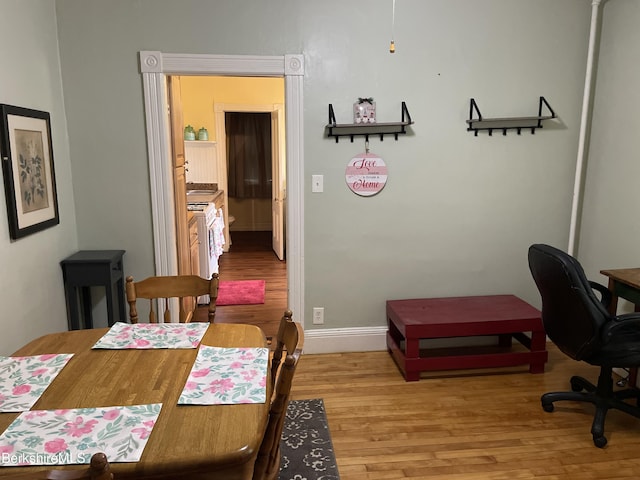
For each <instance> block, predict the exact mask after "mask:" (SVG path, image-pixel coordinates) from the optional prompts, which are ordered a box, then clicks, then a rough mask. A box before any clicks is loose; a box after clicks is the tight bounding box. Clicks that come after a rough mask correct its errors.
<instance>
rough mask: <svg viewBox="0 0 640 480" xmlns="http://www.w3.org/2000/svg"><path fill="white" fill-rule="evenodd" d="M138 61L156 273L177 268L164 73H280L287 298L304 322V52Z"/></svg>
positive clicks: (150, 56)
mask: <svg viewBox="0 0 640 480" xmlns="http://www.w3.org/2000/svg"><path fill="white" fill-rule="evenodd" d="M139 60H140V65H139V67H140V73H141V74H142V79H143V89H144V107H145V118H146V128H147V148H148V156H149V177H150V178H149V182H150V188H151V210H152V214H153V243H154V255H155V270H156V275H176V274H177V272H178V258H177V252H176V248H175V244H176V242H175V215H174V210H173V187H172V183H173V176H172V171H171V149H170V134H169V118H168V114H167V112H168V102H167V79H166V77H167V76H169V75H234V76H271V77H284V85H285V116H286V119H287V121H286V143H287V183H286V184H287V208H286V212H287V219H286V224H287V233H286V235H287V238H286V245H287V289H288V292H287V296H288V302H289V305H288V308H289V309H291V310H292V311H293V312H294V315H296V318H297V320H298V321H299V322H300V323H302V325H303V326H304V296H303V292H304V204H303V202H304V196H303V193H304V192H303V186H304V142H303V133H304V132H303V103H302V98H303V93H302V88H303V76H304V57H303V55H283V56H254V55H198V54H176V53H163V52H159V51H141V52H139Z"/></svg>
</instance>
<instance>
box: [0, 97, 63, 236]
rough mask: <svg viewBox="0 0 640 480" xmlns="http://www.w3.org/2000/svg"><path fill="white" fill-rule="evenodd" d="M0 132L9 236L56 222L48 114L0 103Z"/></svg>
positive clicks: (54, 178)
mask: <svg viewBox="0 0 640 480" xmlns="http://www.w3.org/2000/svg"><path fill="white" fill-rule="evenodd" d="M0 135H1V137H0V158H1V159H2V173H3V177H4V193H5V197H6V201H7V217H8V221H9V235H10V237H11V239H13V240H17V239H20V238H22V237H25V236H27V235H31V234H33V233H36V232H39V231H41V230H44V229H46V228H50V227H53V226H54V225H57V224H59V223H60V216H59V212H58V197H57V191H56V177H55V169H54V164H53V147H52V145H51V121H50V117H49V113H48V112H43V111H39V110H32V109H29V108H23V107H16V106H14V105H6V104H0Z"/></svg>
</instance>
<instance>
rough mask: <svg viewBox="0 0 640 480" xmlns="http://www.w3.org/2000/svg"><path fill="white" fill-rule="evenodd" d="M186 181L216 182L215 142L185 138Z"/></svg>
mask: <svg viewBox="0 0 640 480" xmlns="http://www.w3.org/2000/svg"><path fill="white" fill-rule="evenodd" d="M184 158H185V164H186V170H187V171H186V179H187V183H218V151H217V145H216V142H210V141H203V140H195V141H194V140H187V141H185V142H184Z"/></svg>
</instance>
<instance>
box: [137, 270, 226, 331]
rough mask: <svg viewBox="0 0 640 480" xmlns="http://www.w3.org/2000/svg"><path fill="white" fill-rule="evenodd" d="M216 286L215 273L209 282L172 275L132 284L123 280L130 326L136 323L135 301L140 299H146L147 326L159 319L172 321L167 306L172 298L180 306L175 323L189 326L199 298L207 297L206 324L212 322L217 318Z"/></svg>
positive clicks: (197, 278)
mask: <svg viewBox="0 0 640 480" xmlns="http://www.w3.org/2000/svg"><path fill="white" fill-rule="evenodd" d="M218 283H219V278H218V274H217V273H214V274H213V276H212V277H211V279H210V280H207V279H205V278H202V277H199V276H198V275H175V276H164V277H149V278H146V279H144V280H142V281H140V282H134V281H133V277H131V276H129V277H127V280H126V292H127V303H129V320H130V321H131V323H138V309H137V308H136V301H137V299H139V298H144V299H147V300H149V323H158V319H159V318H162V321H163V322H164V323H169V322H171V311H170V308H169V306H170V303H171V299H174V298H175V299H177V300H178V305H179V307H178V312H179V313H178V314H179V318H178V321H179V322H180V323H189V322H191V320H192V319H193V315H194V312H195V310H196V308H197V307H198V297H200V296H202V295H209V312H208V319H209V322H213V319H214V317H215V315H216V298H217V297H218ZM156 303H157V307H156ZM156 308H157V312H156Z"/></svg>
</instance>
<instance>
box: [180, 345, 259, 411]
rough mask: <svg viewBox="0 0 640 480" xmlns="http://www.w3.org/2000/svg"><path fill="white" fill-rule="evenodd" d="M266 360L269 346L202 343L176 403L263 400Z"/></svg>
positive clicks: (209, 403) (225, 403)
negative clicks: (223, 345)
mask: <svg viewBox="0 0 640 480" xmlns="http://www.w3.org/2000/svg"><path fill="white" fill-rule="evenodd" d="M268 363H269V349H268V348H222V347H209V346H206V345H202V346H200V350H199V351H198V356H197V357H196V361H195V363H194V365H193V367H192V368H191V373H189V378H188V379H187V382H186V384H185V386H184V389H183V390H182V393H181V394H180V398H179V399H178V404H181V405H230V404H238V403H264V402H265V401H266V397H267V388H266V385H267V365H268Z"/></svg>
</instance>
